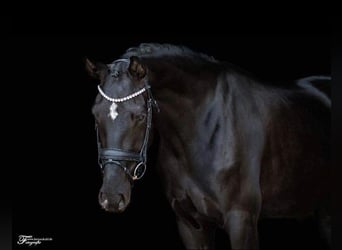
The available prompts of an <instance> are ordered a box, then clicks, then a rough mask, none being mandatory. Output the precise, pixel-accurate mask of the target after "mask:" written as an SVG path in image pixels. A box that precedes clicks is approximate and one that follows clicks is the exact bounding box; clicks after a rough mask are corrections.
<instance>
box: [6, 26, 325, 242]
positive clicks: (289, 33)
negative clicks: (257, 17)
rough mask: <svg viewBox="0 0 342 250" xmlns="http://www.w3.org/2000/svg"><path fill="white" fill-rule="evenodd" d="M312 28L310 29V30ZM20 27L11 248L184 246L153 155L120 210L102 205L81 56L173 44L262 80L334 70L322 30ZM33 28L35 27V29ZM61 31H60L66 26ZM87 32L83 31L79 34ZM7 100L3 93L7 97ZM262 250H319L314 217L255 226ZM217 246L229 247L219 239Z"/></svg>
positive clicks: (90, 96) (110, 56) (14, 75)
mask: <svg viewBox="0 0 342 250" xmlns="http://www.w3.org/2000/svg"><path fill="white" fill-rule="evenodd" d="M314 25H315V24H314ZM27 26H30V25H26V26H25V25H24V27H23V24H21V25H17V26H16V28H18V27H19V29H17V30H16V32H13V33H12V35H11V39H10V40H9V41H10V47H11V48H13V50H11V51H12V55H11V59H12V60H13V61H9V63H10V64H11V65H12V66H13V67H11V68H12V70H13V72H12V71H10V73H9V74H10V78H11V85H10V87H11V91H12V92H9V93H8V95H12V96H13V97H15V98H12V99H11V101H10V103H8V105H10V106H13V107H14V105H16V106H15V108H14V109H13V110H14V116H15V118H16V119H15V125H16V126H18V127H19V128H20V130H19V133H18V131H17V133H15V134H13V135H12V138H13V140H14V143H15V147H16V148H18V149H22V150H19V151H20V154H16V155H15V156H14V157H15V158H14V161H13V162H14V165H15V167H14V168H13V169H12V171H13V172H14V173H13V177H14V182H13V183H14V184H13V186H14V188H13V190H12V202H13V210H12V211H13V246H15V247H17V248H23V247H21V246H18V245H17V244H16V240H17V238H18V235H21V234H26V235H33V236H35V237H52V238H53V241H52V242H43V243H42V245H41V246H39V247H38V248H41V247H44V246H45V247H47V248H50V247H51V248H54V247H58V248H95V249H104V248H112V249H121V248H172V249H182V244H181V241H180V239H179V236H178V233H177V230H176V224H175V218H174V214H173V212H172V211H171V209H170V207H169V205H168V204H167V202H166V199H165V197H164V195H163V192H162V190H161V185H160V183H159V179H158V176H157V175H156V173H155V169H154V164H153V163H154V160H155V158H154V154H153V152H154V150H153V148H152V149H151V150H150V158H149V162H150V164H149V166H148V171H147V173H146V175H145V176H144V178H143V179H142V180H141V181H139V182H137V183H136V185H135V187H134V189H133V193H132V201H131V204H130V206H129V207H128V209H127V210H126V211H125V213H123V214H120V215H116V214H109V213H106V212H104V211H103V210H101V209H100V206H99V205H98V202H97V192H98V190H99V188H100V185H101V174H100V170H99V168H98V166H97V155H96V138H95V131H94V121H93V118H92V115H91V112H90V109H91V106H92V102H93V100H94V98H95V96H96V94H97V90H96V81H94V80H92V79H91V78H90V77H88V75H87V74H86V72H85V69H84V62H83V59H84V57H86V56H87V57H89V58H91V59H93V60H97V61H102V62H105V63H109V62H111V61H113V60H114V59H117V58H118V57H119V56H120V55H121V54H122V53H124V51H125V50H126V49H127V48H129V47H131V46H136V45H138V44H139V43H141V42H158V43H164V42H167V43H172V44H176V45H186V46H188V47H189V48H191V49H193V50H195V51H199V52H203V53H206V54H208V55H212V56H214V57H215V58H216V59H219V60H225V61H229V62H231V63H233V64H236V65H238V66H240V67H242V68H244V69H246V70H248V71H250V72H253V73H254V74H255V75H257V76H259V77H260V78H261V79H265V80H271V81H272V80H277V81H285V80H294V79H297V78H300V77H305V76H308V75H313V74H315V75H316V74H317V75H321V74H330V46H331V36H330V34H329V31H328V28H327V27H325V26H324V25H322V24H321V25H320V26H317V25H316V26H310V27H308V26H307V25H306V23H304V24H302V25H296V24H294V23H292V26H291V28H289V29H284V30H279V29H278V30H277V31H274V30H266V31H264V30H262V31H260V32H259V30H255V29H254V28H250V29H248V30H246V31H244V30H243V29H241V30H240V31H239V32H237V31H236V30H237V29H234V30H231V29H229V26H227V27H226V29H222V28H220V29H218V30H213V29H205V30H198V29H187V28H184V29H179V28H177V29H176V30H175V29H172V30H170V31H165V30H162V31H161V30H158V31H145V32H141V31H138V32H137V31H132V30H129V31H125V32H124V31H123V30H119V31H117V32H113V31H110V32H108V33H107V34H104V33H92V32H77V30H76V31H75V30H74V29H73V28H70V27H69V29H66V30H67V31H68V32H64V33H63V32H55V33H54V32H51V30H47V31H46V32H43V31H44V30H41V29H37V28H33V29H32V26H30V27H31V30H29V31H27V30H26V29H25V28H27ZM33 27H35V26H34V25H33ZM64 31H65V29H64ZM83 31H84V30H83ZM3 95H6V94H3ZM13 122H14V120H13ZM259 229H260V244H261V247H262V248H264V249H275V248H276V249H279V248H284V249H289V248H317V249H321V248H323V247H324V245H323V243H322V241H321V240H320V238H319V234H318V231H317V229H316V227H315V222H314V221H313V220H310V219H308V220H303V221H293V220H267V221H264V222H261V223H260V227H259ZM218 243H219V245H218V247H224V246H226V245H227V239H225V238H224V235H223V233H219V234H218Z"/></svg>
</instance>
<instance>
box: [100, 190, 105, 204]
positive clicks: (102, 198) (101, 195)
mask: <svg viewBox="0 0 342 250" xmlns="http://www.w3.org/2000/svg"><path fill="white" fill-rule="evenodd" d="M99 200H100V202H103V200H104V195H103V192H101V191H100V193H99Z"/></svg>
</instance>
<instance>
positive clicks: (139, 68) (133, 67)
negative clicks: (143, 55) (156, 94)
mask: <svg viewBox="0 0 342 250" xmlns="http://www.w3.org/2000/svg"><path fill="white" fill-rule="evenodd" d="M128 71H129V73H130V74H131V75H132V76H133V77H135V78H137V79H138V80H140V79H142V78H143V77H144V76H145V75H146V71H147V70H146V67H145V65H143V64H142V63H141V61H140V60H139V58H138V57H136V56H131V57H130V63H129V66H128Z"/></svg>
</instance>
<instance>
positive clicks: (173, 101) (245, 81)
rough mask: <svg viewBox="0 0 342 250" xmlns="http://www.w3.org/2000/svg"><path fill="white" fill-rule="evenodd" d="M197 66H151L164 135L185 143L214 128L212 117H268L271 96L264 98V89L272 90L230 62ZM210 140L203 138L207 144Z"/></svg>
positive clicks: (158, 120)
mask: <svg viewBox="0 0 342 250" xmlns="http://www.w3.org/2000/svg"><path fill="white" fill-rule="evenodd" d="M197 67H198V68H197V69H196V70H193V71H190V72H188V71H185V70H184V69H181V68H179V67H177V66H173V65H171V66H170V64H166V63H165V62H164V63H163V62H158V63H155V64H151V65H150V68H151V72H154V74H153V75H152V77H151V79H150V84H151V86H152V91H153V93H154V96H155V99H156V100H157V102H158V104H159V106H160V110H161V112H160V113H159V114H158V115H157V116H156V119H155V126H156V129H157V130H158V131H159V134H160V135H161V137H165V138H166V139H170V140H178V143H182V144H184V146H185V144H188V142H189V141H191V139H192V137H197V138H198V137H202V135H200V134H199V133H200V132H199V131H202V132H203V131H205V130H206V129H207V128H208V127H209V129H213V128H210V124H209V123H210V121H209V120H212V121H215V120H216V121H217V120H219V119H220V117H222V116H223V117H232V114H233V113H234V114H240V115H239V117H241V118H238V119H243V116H245V115H247V116H248V115H250V114H252V115H255V114H259V115H260V118H263V117H266V116H267V115H266V113H267V110H266V108H265V107H267V106H268V105H267V103H266V102H267V101H268V100H269V98H266V99H265V100H263V99H260V96H265V95H260V92H268V90H267V89H266V88H265V87H264V86H263V85H262V84H259V83H258V82H257V81H255V80H253V79H252V78H251V77H249V76H248V75H247V74H244V72H239V71H237V70H235V69H231V68H230V67H229V66H228V67H227V65H223V64H213V63H212V64H208V65H199V66H198V65H197ZM270 93H271V92H270ZM234 119H235V118H234ZM223 122H224V123H226V122H229V121H223ZM205 123H206V124H207V125H204V124H205ZM208 124H209V125H208ZM237 124H238V123H237ZM202 125H203V126H202ZM222 125H223V126H225V124H222ZM201 126H202V127H201ZM206 126H207V127H206ZM203 129H204V130H203ZM170 135H172V137H174V138H177V139H173V138H170V137H171V136H170ZM207 139H208V138H203V143H204V144H205V143H207V142H206V140H207ZM171 143H172V142H171Z"/></svg>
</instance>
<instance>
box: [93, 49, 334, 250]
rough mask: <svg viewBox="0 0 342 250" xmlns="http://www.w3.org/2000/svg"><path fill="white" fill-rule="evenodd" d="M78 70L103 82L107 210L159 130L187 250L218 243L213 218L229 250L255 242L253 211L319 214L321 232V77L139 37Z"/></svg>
mask: <svg viewBox="0 0 342 250" xmlns="http://www.w3.org/2000/svg"><path fill="white" fill-rule="evenodd" d="M86 68H87V69H88V71H89V73H90V74H91V75H92V76H94V77H96V78H97V79H98V80H99V86H98V92H99V94H98V96H97V97H96V101H95V104H94V106H93V114H94V117H95V120H96V124H97V134H98V149H99V152H98V154H99V163H100V166H101V169H102V171H103V185H102V187H101V190H100V193H99V202H100V204H101V206H102V207H103V208H104V209H105V210H107V211H112V212H122V211H124V210H125V208H126V207H127V205H128V203H129V201H130V192H131V186H132V184H133V182H134V181H135V180H137V179H140V178H141V177H142V176H143V174H144V171H145V169H146V160H147V159H146V158H147V157H146V156H147V155H146V150H147V148H148V145H149V142H150V141H151V140H149V139H150V137H151V136H152V134H153V133H157V134H158V137H159V140H158V156H157V169H158V172H159V175H160V178H161V180H162V183H163V187H164V190H165V193H166V196H167V199H168V201H169V203H170V205H171V207H172V209H173V210H174V212H175V214H176V218H177V224H178V228H179V232H180V236H181V237H182V239H183V242H184V244H185V246H186V247H187V248H189V249H207V248H212V247H214V234H215V229H216V228H218V227H219V228H222V229H224V230H225V231H226V232H227V234H228V235H229V239H230V245H231V247H232V249H256V248H258V247H259V243H258V230H257V229H258V227H257V224H258V220H259V218H260V217H272V218H284V217H286V218H289V217H290V218H298V217H299V218H303V217H305V216H310V215H312V214H314V213H316V214H319V215H320V221H321V222H322V226H323V225H324V227H322V228H323V229H324V230H322V232H325V235H326V236H329V225H328V223H327V222H329V218H330V217H329V213H330V212H329V210H330V206H329V194H330V186H329V183H330V106H331V101H330V97H329V87H328V86H329V84H328V83H325V82H326V81H329V78H327V77H310V78H306V79H300V80H298V81H294V82H292V83H288V84H276V83H269V82H263V81H260V80H258V79H256V78H255V77H252V76H251V75H250V74H248V73H247V72H245V71H243V70H241V69H239V68H238V67H235V66H233V65H231V64H228V63H225V62H220V61H217V60H215V59H214V58H212V57H209V56H207V55H204V54H201V53H196V52H193V51H191V50H189V49H187V48H185V47H180V46H173V45H169V44H164V45H161V44H141V45H140V46H138V47H134V48H130V49H128V50H127V51H126V53H124V54H123V55H122V57H121V58H120V59H118V60H116V61H114V62H113V63H111V64H109V65H105V64H100V63H98V64H95V63H92V62H90V61H89V60H87V62H86ZM152 93H153V95H152ZM156 111H158V112H156ZM152 114H153V119H152ZM152 125H153V127H154V130H153V131H154V132H153V133H150V132H151V126H152ZM323 222H324V223H323Z"/></svg>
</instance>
